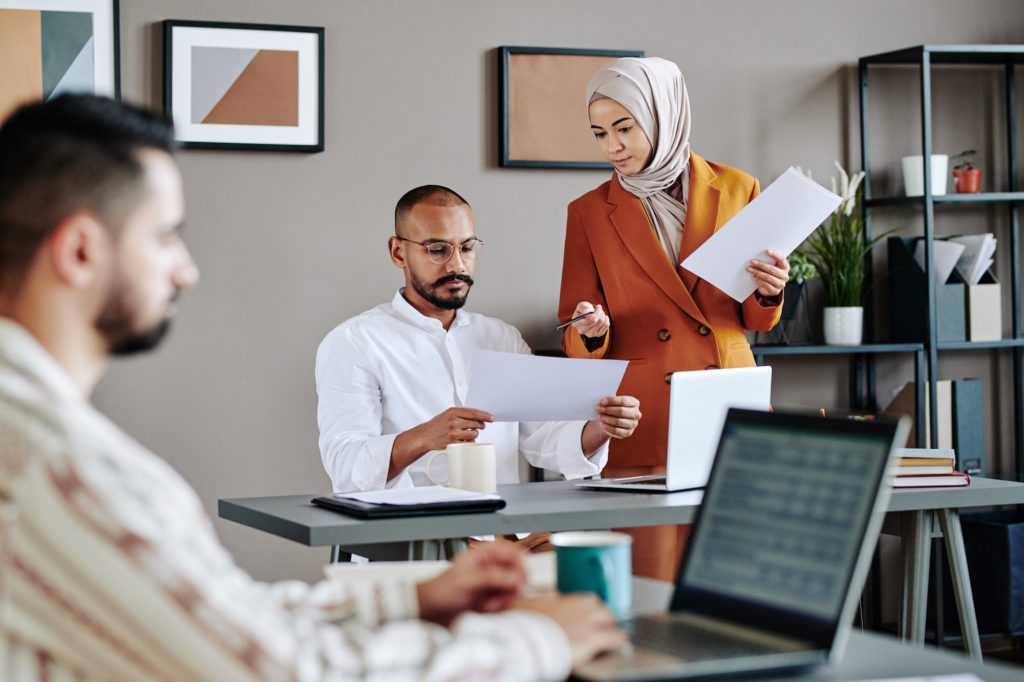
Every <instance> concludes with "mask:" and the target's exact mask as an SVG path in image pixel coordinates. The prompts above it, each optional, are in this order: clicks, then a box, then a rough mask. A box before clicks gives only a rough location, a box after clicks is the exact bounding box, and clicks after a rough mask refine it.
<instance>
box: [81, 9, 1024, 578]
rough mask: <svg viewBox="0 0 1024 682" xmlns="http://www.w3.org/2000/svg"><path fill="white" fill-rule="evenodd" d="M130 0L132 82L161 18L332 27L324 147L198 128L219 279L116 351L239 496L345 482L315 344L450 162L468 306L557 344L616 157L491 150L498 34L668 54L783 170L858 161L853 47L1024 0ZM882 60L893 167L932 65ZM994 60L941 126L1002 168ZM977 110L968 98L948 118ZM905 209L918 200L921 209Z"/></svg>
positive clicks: (736, 144) (984, 37)
mask: <svg viewBox="0 0 1024 682" xmlns="http://www.w3.org/2000/svg"><path fill="white" fill-rule="evenodd" d="M121 11H122V20H121V47H122V71H123V76H122V85H123V92H124V96H125V97H126V98H129V99H133V100H138V101H142V102H148V103H150V104H153V105H159V103H160V92H161V82H162V81H161V68H162V40H161V33H160V26H159V22H160V21H162V20H164V19H199V20H218V21H240V22H264V23H288V24H303V25H317V26H325V27H326V29H327V53H326V54H327V102H326V104H327V106H326V111H327V114H326V116H327V121H326V128H327V133H326V134H327V138H326V144H327V151H326V152H324V153H322V154H315V155H304V154H289V153H256V152H250V153H240V152H222V151H189V152H184V153H182V154H181V157H180V160H181V166H182V168H183V171H184V175H185V184H186V192H187V196H188V229H187V239H188V242H189V244H190V246H191V248H192V251H193V254H194V256H195V258H196V261H197V263H198V264H199V267H200V269H201V271H202V282H201V285H200V286H199V288H198V289H197V290H196V291H195V292H194V293H193V294H191V295H189V296H187V297H186V299H185V302H184V305H183V308H182V312H181V315H180V318H179V320H178V323H177V325H176V329H175V331H174V333H173V335H172V337H171V339H170V341H169V342H168V343H167V344H166V346H165V347H164V348H163V349H161V350H160V351H159V352H158V353H157V354H156V355H154V356H150V357H147V358H143V359H137V360H130V361H122V362H118V363H115V365H114V366H113V367H112V369H111V372H110V374H109V376H108V378H107V379H106V380H105V381H104V383H103V384H102V385H101V387H100V389H99V390H98V392H97V396H96V399H97V402H98V404H99V405H100V407H101V408H102V409H103V410H105V411H106V412H107V413H109V414H110V415H112V416H113V418H114V419H115V420H116V421H118V422H119V423H121V424H122V425H124V427H125V428H126V429H127V430H128V431H129V432H131V433H133V434H134V435H136V436H137V437H138V438H139V439H140V440H141V441H142V442H143V443H145V444H146V445H147V446H149V447H151V448H152V449H154V450H155V451H157V452H159V453H160V454H162V455H163V456H164V457H166V458H167V459H168V460H169V461H170V462H171V464H172V465H174V466H175V467H176V468H177V469H178V470H179V471H180V472H181V473H182V474H183V475H184V476H185V477H186V478H187V479H188V480H189V481H190V482H191V483H192V484H193V485H194V486H195V488H196V490H197V491H198V493H199V495H200V496H201V498H202V500H203V502H204V503H205V504H206V506H207V508H208V509H209V511H210V514H211V515H214V516H215V515H216V500H217V499H218V498H220V497H234V496H250V495H272V494H287V493H300V492H311V491H316V490H326V489H328V482H327V479H326V476H325V474H324V473H323V470H322V468H321V465H320V458H319V453H318V451H317V445H316V435H317V434H316V421H315V405H316V400H315V391H314V386H313V374H312V372H313V356H314V352H315V350H316V346H317V344H318V343H319V341H320V339H321V338H322V337H323V335H324V334H325V333H326V332H327V331H328V330H329V329H331V328H332V327H333V326H334V325H335V324H337V323H338V322H340V321H342V320H344V319H345V318H347V317H349V316H351V315H354V314H356V313H358V312H360V311H362V310H364V309H366V308H369V307H371V306H373V305H375V304H377V303H379V302H381V301H384V300H387V299H389V298H390V297H391V296H392V295H393V293H394V290H395V288H396V287H397V286H398V285H399V283H400V281H401V280H400V273H399V271H397V270H395V269H394V268H393V267H392V266H391V265H390V262H389V261H388V258H387V255H386V249H385V240H386V237H387V235H388V232H389V230H390V221H391V211H392V207H393V205H394V202H395V201H396V199H397V198H398V197H399V196H400V195H401V194H402V193H403V192H404V191H405V190H407V189H409V188H410V187H413V186H415V185H418V184H423V183H427V182H437V183H441V184H446V185H450V186H452V187H455V188H456V189H458V190H459V191H460V192H462V193H464V194H465V195H466V196H467V197H468V198H469V199H470V201H471V202H472V203H473V204H474V207H475V210H476V218H477V226H478V233H479V234H480V236H481V237H482V238H484V239H485V240H487V251H486V252H485V255H484V258H483V260H482V261H481V263H480V266H479V270H478V278H477V281H478V284H477V286H476V287H474V292H473V295H472V297H471V304H472V307H473V309H475V310H477V311H480V312H485V313H487V314H490V315H494V316H497V317H501V318H504V319H506V320H507V321H509V322H511V323H513V324H516V325H518V326H519V327H520V328H521V329H522V330H523V332H524V334H525V335H526V337H527V340H528V341H529V342H530V343H531V344H533V345H534V346H535V347H552V346H554V345H556V344H557V339H556V336H555V334H554V333H553V331H552V325H553V323H554V319H555V306H556V300H557V295H558V284H559V273H560V267H561V250H562V235H563V227H564V215H565V205H566V203H567V202H568V201H569V200H570V199H572V198H574V197H576V196H578V195H579V194H581V193H583V192H585V191H586V190H588V189H590V188H592V187H594V186H596V185H597V184H599V183H601V182H603V181H604V180H605V179H606V178H607V176H608V173H606V172H599V171H540V170H509V169H501V168H498V167H497V163H496V157H497V145H496V136H497V124H496V118H497V113H496V83H495V80H496V79H495V73H496V57H495V51H494V48H495V47H497V46H499V45H537V46H548V47H552V46H565V47H591V48H629V49H643V50H646V52H647V54H648V55H657V56H662V57H666V58H669V59H672V60H674V61H676V62H677V63H678V64H679V65H680V66H681V68H682V70H683V73H684V74H685V76H686V80H687V86H688V88H689V92H690V97H691V102H692V110H693V136H692V138H691V142H692V144H693V147H694V148H695V149H696V150H697V151H698V152H699V153H701V154H703V155H705V156H707V157H709V158H712V159H715V160H717V161H720V162H723V163H727V164H731V165H735V166H738V167H740V168H743V169H745V170H748V171H750V172H752V173H754V174H756V175H757V176H759V177H760V178H761V179H762V181H763V182H767V181H770V180H771V179H772V178H774V177H775V176H776V175H777V174H778V173H780V172H781V171H782V170H784V169H785V168H786V167H788V166H790V165H801V166H803V167H805V168H810V169H812V171H813V172H814V175H815V177H816V178H817V179H819V180H821V181H827V178H829V177H830V176H831V175H833V168H832V161H833V159H838V160H840V161H841V162H842V163H843V164H844V165H845V166H847V167H851V166H853V167H859V165H860V155H859V151H858V146H857V122H858V117H857V112H856V106H857V102H856V87H855V82H854V76H855V65H856V59H857V57H858V56H861V55H867V54H874V53H877V52H883V51H887V50H891V49H896V48H901V47H906V46H910V45H917V44H921V43H1021V42H1024V25H1022V22H1021V3H1020V2H1019V0H975V1H973V2H970V3H964V2H961V1H959V0H930V1H925V0H897V1H893V0H861V2H856V3H853V2H839V1H838V0H775V1H772V2H765V1H755V0H720V1H719V2H698V1H697V0H661V1H657V2H633V3H622V2H611V1H606V0H600V1H587V2H584V1H582V0H573V1H571V2H561V1H559V2H552V1H551V0H545V1H535V0H529V1H518V2H515V3H510V2H496V1H493V0H449V1H446V2H412V1H408V2H399V1H397V0H375V1H373V2H355V1H353V0H316V1H309V2H280V1H278V2H272V1H270V0H259V1H253V0H228V1H220V2H209V1H207V2H203V1H202V0H179V1H177V2H174V3H170V2H157V1H156V0H122V1H121ZM876 83H877V87H878V90H877V92H878V93H879V96H878V97H877V98H876V99H875V102H876V105H875V106H873V107H872V112H873V116H875V117H876V118H875V119H874V125H875V134H876V137H875V142H876V144H875V145H874V146H873V151H874V154H875V155H876V156H877V157H879V158H880V159H883V161H880V163H879V167H878V168H877V169H876V170H878V171H883V170H885V168H886V167H887V164H888V162H890V161H892V160H896V159H898V158H899V156H901V155H903V154H910V153H919V147H918V145H919V143H918V142H917V140H919V138H918V137H915V136H916V135H918V134H919V133H918V129H917V127H916V125H917V123H916V121H917V118H916V117H917V113H916V111H917V110H916V108H915V107H914V99H913V98H914V97H916V96H917V90H916V84H915V83H916V81H915V80H914V79H913V77H912V76H911V75H910V73H909V72H908V71H906V70H901V69H894V70H892V73H886V74H883V75H882V76H879V77H878V79H877V80H876V81H874V82H873V87H874V86H875V84H876ZM1000 83H1001V81H1000V79H999V78H998V77H997V76H996V75H995V73H994V72H992V71H991V70H990V71H988V72H986V71H983V72H980V73H979V72H978V71H964V70H955V69H947V70H943V71H942V74H941V75H940V78H939V82H938V83H937V84H936V111H937V114H936V119H937V122H936V148H937V150H941V151H951V152H955V151H958V150H960V149H963V148H967V147H979V148H980V149H981V150H982V155H983V159H982V161H983V166H984V167H985V169H986V173H987V175H986V180H985V182H986V183H989V182H991V181H992V178H993V177H994V176H993V173H995V172H998V171H999V170H1001V169H1000V167H999V165H998V164H999V163H1005V162H1004V161H1002V156H1000V154H1001V153H1002V152H1000V147H999V140H1000V139H1001V138H1000V137H999V135H1000V134H1001V133H1000V132H999V126H1000V125H1002V123H1001V122H1002V118H1001V110H1000V109H999V107H998V106H997V105H995V101H996V100H995V99H994V97H996V96H998V95H999V94H1000V93H1001V92H1002V90H1001V84H1000ZM872 92H873V93H874V92H875V91H874V90H873V91H872ZM883 94H885V95H888V97H886V98H883V97H882V95H883ZM883 99H885V100H886V101H882V100H883ZM961 114H962V115H965V116H967V117H968V119H967V120H968V121H969V123H968V124H966V125H965V124H962V123H960V122H959V121H958V120H954V116H959V115H961ZM994 157H996V158H994ZM1002 170H1003V172H1005V168H1002ZM1003 213H1005V211H999V212H996V211H987V212H986V211H983V212H980V213H971V212H965V211H960V212H958V213H957V214H956V215H955V216H948V215H943V216H942V217H941V220H943V221H945V222H946V224H948V225H952V226H953V227H954V228H959V227H961V226H962V225H964V224H965V223H966V222H970V225H969V226H967V227H965V228H964V229H982V228H983V227H985V226H986V225H988V224H989V223H990V222H994V223H995V224H996V226H997V227H998V224H999V221H1003V222H1004V223H1005V220H1004V217H1003ZM889 220H890V221H893V222H895V223H897V224H899V225H903V226H906V227H908V228H910V227H913V226H914V225H915V224H918V225H919V218H918V217H917V216H916V215H915V214H914V213H912V212H909V211H908V212H905V213H903V214H896V215H895V216H892V217H890V218H889ZM900 221H902V222H900ZM940 225H941V224H940ZM1003 227H1005V225H1004V226H1003ZM1002 237H1004V238H1005V231H1004V233H1003V234H1002ZM524 254H525V255H524ZM1004 271H1005V270H1004ZM777 367H778V372H777V375H776V376H777V380H776V390H775V401H776V402H777V403H781V404H798V405H810V406H819V405H820V406H828V407H831V406H841V405H843V404H844V403H845V402H846V391H847V383H846V381H847V370H846V363H845V361H844V360H842V359H835V358H832V359H813V360H802V361H786V362H779V363H777ZM1008 371H1009V370H1008V364H1007V363H1006V362H1005V360H1000V361H996V362H990V361H989V356H988V355H970V356H965V357H959V358H955V359H952V360H950V361H949V362H944V363H943V370H942V373H943V375H948V376H964V375H972V376H983V377H985V378H986V379H988V380H989V381H990V386H991V391H990V396H989V397H990V399H991V400H992V401H995V400H997V399H999V397H1000V396H1001V395H1002V394H1005V393H1006V387H1007V385H1008V384H1007V382H1006V379H1005V378H1004V377H1005V375H1006V373H1007V372H1008ZM910 376H911V367H910V365H909V363H908V362H907V361H906V359H903V358H901V359H894V360H886V361H883V363H882V364H881V366H880V381H881V384H882V386H881V391H882V393H883V394H886V395H887V394H888V392H889V391H891V389H892V388H893V387H895V386H898V385H899V384H901V383H902V382H903V381H905V380H907V379H909V378H910ZM885 400H887V397H886V396H883V402H884V401H885ZM1004 411H1005V409H1004ZM1003 421H1004V422H1005V419H1004V420H1003ZM1003 431H1005V429H993V432H992V434H991V436H990V439H991V443H990V447H991V448H993V452H994V453H997V454H995V455H994V457H995V458H996V459H998V458H999V457H1003V456H1004V455H1002V454H999V453H1003V452H1004V451H1005V450H1006V448H1007V447H1008V445H1009V442H1008V441H1007V440H1006V436H1005V435H1004V434H1003ZM997 451H998V452H997ZM216 525H217V530H218V531H219V532H220V534H221V537H222V538H223V540H224V542H225V544H226V545H227V546H228V547H229V548H230V549H231V551H232V552H234V554H235V556H236V557H237V558H238V561H239V563H240V564H241V565H243V566H244V567H245V568H247V569H248V570H250V571H251V572H252V573H254V574H255V575H256V576H258V577H260V578H266V579H271V578H280V577H302V578H307V579H311V578H315V577H317V576H318V575H319V566H320V564H321V563H323V561H324V560H326V558H327V553H326V550H310V549H306V548H303V547H301V546H299V545H295V544H292V543H289V542H285V541H283V540H276V539H273V538H270V537H269V536H266V535H263V534H260V533H257V532H256V531H251V530H248V529H244V528H241V527H238V526H235V525H234V524H230V523H225V522H221V521H219V520H218V521H216Z"/></svg>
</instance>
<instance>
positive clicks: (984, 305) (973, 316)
mask: <svg viewBox="0 0 1024 682" xmlns="http://www.w3.org/2000/svg"><path fill="white" fill-rule="evenodd" d="M967 338H968V339H969V340H971V341H998V340H999V339H1001V338H1003V303H1002V299H1001V294H1000V285H999V282H997V281H996V278H995V277H993V276H992V273H991V272H986V273H985V274H984V275H983V276H982V278H981V281H980V282H978V284H968V285H967Z"/></svg>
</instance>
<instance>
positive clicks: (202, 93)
mask: <svg viewBox="0 0 1024 682" xmlns="http://www.w3.org/2000/svg"><path fill="white" fill-rule="evenodd" d="M323 63H324V29H323V28H316V27H308V26H272V25H264V24H233V23H219V22H218V23H215V22H201V21H165V22H164V108H165V110H166V111H167V113H168V114H169V115H170V116H171V117H172V118H173V119H174V125H175V128H176V131H177V136H178V139H179V141H180V142H181V143H182V145H183V146H185V147H193V148H221V149H223V148H229V149H266V150H284V151H305V152H319V151H323V149H324V134H323V127H324V115H323V112H324V72H323V70H324V65H323Z"/></svg>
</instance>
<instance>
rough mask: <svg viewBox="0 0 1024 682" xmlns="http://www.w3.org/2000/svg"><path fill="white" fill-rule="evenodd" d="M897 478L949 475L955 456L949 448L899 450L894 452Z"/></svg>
mask: <svg viewBox="0 0 1024 682" xmlns="http://www.w3.org/2000/svg"><path fill="white" fill-rule="evenodd" d="M896 454H897V456H898V459H897V461H896V475H897V476H921V475H924V474H951V473H953V470H954V466H955V464H956V454H955V453H954V452H953V450H952V449H950V448H900V449H899V450H898V451H897V452H896Z"/></svg>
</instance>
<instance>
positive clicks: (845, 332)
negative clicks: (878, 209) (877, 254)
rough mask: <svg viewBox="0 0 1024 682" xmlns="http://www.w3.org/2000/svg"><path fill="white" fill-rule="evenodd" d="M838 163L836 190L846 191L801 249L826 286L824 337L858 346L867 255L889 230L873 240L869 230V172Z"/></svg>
mask: <svg viewBox="0 0 1024 682" xmlns="http://www.w3.org/2000/svg"><path fill="white" fill-rule="evenodd" d="M836 168H838V169H839V182H838V186H837V183H836V179H835V178H832V191H833V192H835V193H836V194H838V195H839V196H840V197H842V202H840V204H839V206H838V207H837V208H836V210H835V211H833V213H832V215H831V216H829V218H828V220H826V221H825V222H824V223H822V224H821V226H820V227H819V228H818V229H817V230H816V231H815V232H814V234H812V235H811V236H810V237H809V238H808V239H807V241H806V242H805V243H804V246H803V247H801V249H800V250H801V251H802V252H803V254H804V255H805V256H806V257H807V259H808V260H809V261H810V262H811V264H813V265H814V267H815V268H816V269H817V271H818V274H819V275H820V276H821V281H822V283H823V284H824V286H825V320H824V322H825V329H824V331H825V343H826V344H830V345H840V346H856V345H859V344H860V343H861V341H862V338H863V323H864V307H863V297H864V277H865V267H864V266H865V258H866V257H867V255H868V254H869V253H871V247H873V246H874V245H875V244H876V243H877V242H878V240H879V239H881V238H882V237H883V236H884V235H879V236H877V237H875V238H874V239H870V240H869V239H866V238H865V236H864V230H863V214H862V211H861V198H862V196H863V191H862V188H861V181H862V180H863V179H864V172H863V171H860V172H858V173H857V174H855V175H854V176H853V177H852V178H850V177H849V175H847V173H846V171H845V170H843V167H842V166H840V165H839V162H838V161H837V162H836Z"/></svg>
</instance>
